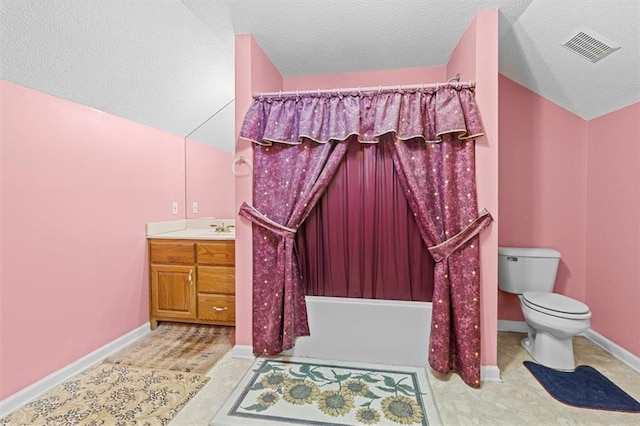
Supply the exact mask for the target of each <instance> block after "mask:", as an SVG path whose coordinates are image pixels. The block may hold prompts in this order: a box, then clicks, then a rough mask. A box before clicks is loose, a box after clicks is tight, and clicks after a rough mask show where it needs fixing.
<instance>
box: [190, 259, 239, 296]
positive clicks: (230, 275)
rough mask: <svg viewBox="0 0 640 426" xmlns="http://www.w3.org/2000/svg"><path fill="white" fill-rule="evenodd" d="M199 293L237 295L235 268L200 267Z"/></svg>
mask: <svg viewBox="0 0 640 426" xmlns="http://www.w3.org/2000/svg"><path fill="white" fill-rule="evenodd" d="M198 292H200V293H222V294H235V292H236V270H235V268H234V267H233V266H200V265H198Z"/></svg>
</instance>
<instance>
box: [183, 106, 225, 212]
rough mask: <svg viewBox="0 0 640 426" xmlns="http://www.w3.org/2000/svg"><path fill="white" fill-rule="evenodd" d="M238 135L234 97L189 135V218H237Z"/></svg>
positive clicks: (187, 142)
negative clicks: (235, 186) (236, 142)
mask: <svg viewBox="0 0 640 426" xmlns="http://www.w3.org/2000/svg"><path fill="white" fill-rule="evenodd" d="M234 139H235V101H234V99H231V100H230V101H229V102H227V103H226V104H225V105H224V106H223V107H222V108H220V109H219V110H218V111H216V112H215V113H214V114H213V115H211V116H210V117H209V118H208V119H207V120H206V121H205V122H204V123H202V124H200V125H199V126H198V127H196V128H195V129H194V130H193V131H192V132H191V133H189V134H188V135H187V136H186V137H185V174H186V175H185V198H186V199H185V211H186V218H187V219H195V218H205V217H215V218H216V219H230V218H235V216H236V214H235V211H234V210H235V202H234V193H235V188H234V185H235V180H234V178H235V176H234V174H233V171H232V167H233V160H234V151H235V143H234Z"/></svg>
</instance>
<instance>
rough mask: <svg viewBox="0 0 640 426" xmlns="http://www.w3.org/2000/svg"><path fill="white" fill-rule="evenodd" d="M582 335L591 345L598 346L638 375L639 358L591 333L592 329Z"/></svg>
mask: <svg viewBox="0 0 640 426" xmlns="http://www.w3.org/2000/svg"><path fill="white" fill-rule="evenodd" d="M583 335H584V337H586V338H587V339H589V340H591V341H592V342H593V343H595V344H596V345H598V346H600V347H601V348H602V349H604V350H605V351H607V352H609V353H610V354H611V355H613V356H614V357H616V358H617V359H619V360H620V361H622V362H623V363H625V364H627V365H628V366H629V367H631V368H633V369H634V370H635V371H637V372H638V373H640V357H638V356H636V355H634V354H632V353H631V352H629V351H628V350H626V349H625V348H623V347H621V346H619V345H617V344H615V343H613V342H612V341H611V340H609V339H607V338H606V337H604V336H603V335H601V334H600V333H598V332H595V331H593V330H592V329H589V330H587V331H585V332H584V334H583Z"/></svg>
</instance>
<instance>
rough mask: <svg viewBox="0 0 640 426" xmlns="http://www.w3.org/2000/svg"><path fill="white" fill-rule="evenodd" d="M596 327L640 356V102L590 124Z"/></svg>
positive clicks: (588, 292) (591, 280)
mask: <svg viewBox="0 0 640 426" xmlns="http://www.w3.org/2000/svg"><path fill="white" fill-rule="evenodd" d="M586 146H587V147H588V155H587V170H588V171H587V202H586V206H587V207H586V212H587V218H586V248H587V249H586V262H585V264H586V274H585V275H586V289H585V296H586V303H587V305H589V308H590V309H591V312H592V317H591V328H592V329H593V330H594V331H596V332H598V333H600V334H601V335H603V336H605V337H606V338H607V339H609V340H611V341H613V342H614V343H616V344H618V345H620V346H622V347H623V348H625V349H626V350H628V351H630V352H632V353H633V354H634V355H636V356H638V357H640V315H639V312H640V221H639V220H638V218H640V103H637V104H635V105H631V106H629V107H626V108H623V109H620V110H618V111H614V112H612V113H610V114H607V115H605V116H602V117H598V118H595V119H593V120H590V121H589V122H587V143H586Z"/></svg>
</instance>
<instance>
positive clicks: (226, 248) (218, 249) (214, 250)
mask: <svg viewBox="0 0 640 426" xmlns="http://www.w3.org/2000/svg"><path fill="white" fill-rule="evenodd" d="M198 264H199V265H223V266H233V265H235V264H236V246H235V241H230V240H220V241H208V242H206V243H198Z"/></svg>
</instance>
